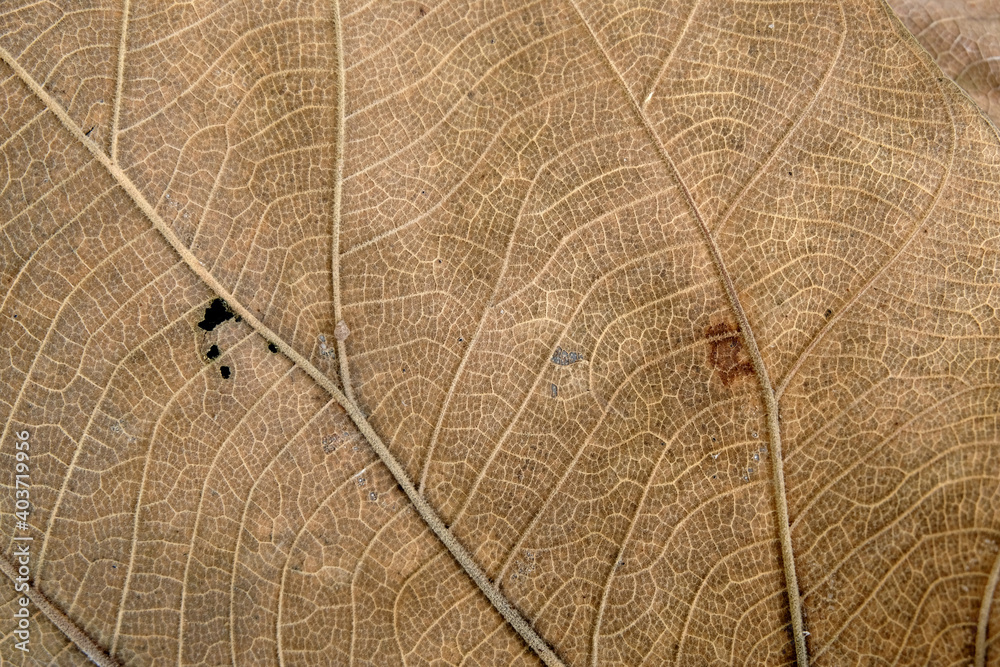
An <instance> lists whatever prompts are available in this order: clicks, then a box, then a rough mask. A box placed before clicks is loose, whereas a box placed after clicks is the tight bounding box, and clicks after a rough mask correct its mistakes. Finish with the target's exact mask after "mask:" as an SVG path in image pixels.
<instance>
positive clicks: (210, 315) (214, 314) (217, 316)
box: [198, 299, 233, 331]
mask: <svg viewBox="0 0 1000 667" xmlns="http://www.w3.org/2000/svg"><path fill="white" fill-rule="evenodd" d="M231 319H233V311H231V310H229V306H228V305H226V302H225V301H223V300H222V299H215V300H214V301H212V303H211V304H209V306H208V308H206V309H205V319H203V320H202V321H201V322H198V326H199V327H201V328H202V329H204V330H205V331H211V330H212V329H214V328H215V327H217V326H219V325H220V324H222V323H223V322H225V321H226V320H231Z"/></svg>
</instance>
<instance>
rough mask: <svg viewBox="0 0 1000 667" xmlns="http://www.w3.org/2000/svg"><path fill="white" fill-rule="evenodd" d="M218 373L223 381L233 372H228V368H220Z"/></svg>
mask: <svg viewBox="0 0 1000 667" xmlns="http://www.w3.org/2000/svg"><path fill="white" fill-rule="evenodd" d="M219 373H221V374H222V379H223V380H228V379H229V376H230V375H232V374H233V372H232V371H230V370H229V366H220V367H219Z"/></svg>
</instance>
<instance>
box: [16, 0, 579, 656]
mask: <svg viewBox="0 0 1000 667" xmlns="http://www.w3.org/2000/svg"><path fill="white" fill-rule="evenodd" d="M339 27H340V26H339V15H338V16H337V32H338V34H339V32H340V31H339ZM122 39H123V40H124V37H123V38H122ZM0 61H3V62H4V64H6V65H7V66H8V67H10V68H11V70H13V72H14V74H15V75H16V76H17V77H18V78H19V79H20V80H21V82H22V83H23V84H24V85H25V86H27V87H28V88H29V89H30V90H31V92H32V93H33V94H34V95H35V96H36V97H37V98H38V99H39V100H40V101H41V102H42V103H43V104H44V105H45V107H46V108H47V109H48V111H50V112H51V113H53V114H54V115H55V116H56V117H57V118H58V120H59V122H60V123H61V124H62V125H63V127H65V128H66V130H67V131H68V132H69V133H70V134H72V135H73V137H74V138H76V140H77V141H79V142H80V143H81V144H82V145H83V146H84V147H85V148H86V149H87V150H88V151H89V152H90V153H91V155H92V156H93V157H94V158H95V159H96V160H97V161H98V162H100V163H101V165H102V166H103V167H104V168H105V170H106V171H107V172H108V174H109V175H110V176H111V177H112V178H113V179H114V180H115V181H116V183H117V184H118V185H119V187H121V188H122V189H123V190H124V191H125V192H126V193H127V194H128V196H129V198H130V199H132V201H133V203H134V204H135V205H136V206H137V207H138V208H139V210H140V211H142V213H143V215H144V216H145V217H146V218H147V219H148V220H149V221H150V223H151V224H152V225H153V226H154V227H155V228H156V229H157V231H159V232H160V234H161V235H162V236H163V238H164V239H165V240H166V241H167V243H169V244H170V246H171V247H172V248H173V249H174V251H175V252H176V253H177V254H178V255H179V256H180V258H181V260H182V261H183V262H184V263H185V264H186V265H187V266H188V268H189V269H190V270H191V271H192V272H194V273H195V275H197V276H198V277H199V278H200V279H201V281H202V282H203V283H204V284H205V285H206V286H207V287H208V288H209V289H210V290H212V291H213V292H214V293H215V294H216V295H217V296H218V297H219V298H221V299H223V300H224V301H226V303H227V304H228V305H229V307H230V309H231V310H232V311H233V312H234V313H236V314H238V315H240V316H241V317H242V318H243V319H244V321H246V322H247V324H249V325H250V327H251V328H253V329H254V331H256V332H257V333H258V334H259V335H260V336H262V337H263V338H264V339H265V340H267V341H268V342H271V343H274V344H275V345H276V346H277V347H278V349H279V350H280V351H281V353H282V354H284V355H285V356H286V357H288V358H289V359H290V360H292V362H294V363H295V364H296V365H297V366H298V367H299V368H301V369H302V370H303V371H305V372H306V374H308V375H309V377H311V378H312V379H313V380H314V381H315V382H316V383H317V384H319V385H320V386H321V387H323V389H325V390H326V391H327V392H328V393H329V394H330V396H332V397H333V398H334V400H336V401H337V403H339V404H340V406H341V407H342V408H343V409H344V411H345V412H346V413H347V414H348V416H349V417H350V418H351V421H353V422H354V424H355V426H356V427H357V428H358V430H359V431H360V432H361V433H362V435H364V437H365V439H366V440H367V441H368V443H369V444H370V445H371V447H372V449H373V450H374V451H375V453H376V455H378V457H379V459H380V460H381V461H382V463H383V464H384V465H385V466H386V467H387V468H388V469H389V472H390V473H391V474H392V476H393V478H394V479H395V480H396V483H397V484H398V485H399V487H400V488H401V489H402V490H403V492H404V493H405V494H406V496H407V498H409V500H410V502H411V503H412V504H413V506H414V508H415V509H416V510H417V513H418V514H419V515H420V517H421V518H422V519H423V520H424V522H425V523H426V524H427V526H428V527H429V528H430V529H431V531H432V532H433V533H434V534H435V535H436V536H437V538H438V539H439V540H440V541H441V542H442V544H444V546H445V548H447V549H448V551H449V552H450V553H451V554H452V556H453V557H454V558H455V560H456V561H457V562H458V564H459V565H460V566H461V567H462V569H463V570H464V571H465V572H466V574H467V575H468V576H469V577H470V578H471V579H472V581H473V582H475V584H476V585H477V586H478V587H479V589H480V590H481V591H482V592H483V594H484V595H486V597H487V599H488V600H489V601H490V603H491V604H492V605H493V606H494V608H496V610H497V611H498V612H500V614H501V615H502V616H503V618H504V619H505V620H506V621H507V622H508V623H509V624H510V625H511V627H513V628H514V630H515V631H516V632H517V633H518V634H519V635H520V636H521V637H522V639H524V641H525V642H526V643H527V644H528V645H529V646H530V647H531V649H532V650H533V651H535V653H536V654H537V655H538V656H539V657H540V658H541V659H542V661H543V662H544V663H545V664H546V665H549V666H550V667H555V666H559V667H562V665H563V662H562V661H561V660H560V659H559V657H558V656H557V655H556V654H555V652H554V651H553V649H552V648H551V647H550V646H549V645H548V643H547V642H546V641H545V640H544V639H543V638H542V637H541V635H539V634H538V633H537V632H536V631H535V630H534V628H532V627H531V624H530V623H528V621H527V620H526V619H525V618H524V617H523V616H522V615H521V613H520V612H519V611H518V610H517V609H516V608H515V607H514V605H513V604H512V603H511V602H510V601H509V600H508V599H507V597H506V596H505V595H504V594H503V593H501V592H500V590H499V588H497V586H496V585H495V584H494V583H493V582H492V581H490V579H489V577H487V576H486V573H485V572H483V570H482V568H480V567H479V565H478V564H477V563H476V562H475V560H474V559H473V558H472V555H471V554H470V553H469V552H468V551H467V550H466V549H465V547H464V546H463V545H462V544H461V543H460V542H459V541H458V540H457V539H456V538H455V536H454V535H453V534H452V532H451V531H450V530H449V529H448V528H447V527H446V526H445V524H444V522H443V521H442V520H441V517H440V516H438V514H437V512H436V511H435V510H434V508H432V507H431V506H430V504H429V503H428V502H427V501H426V500H425V499H424V498H423V496H421V495H420V494H419V493H418V492H417V489H416V487H415V486H414V485H413V483H412V482H411V481H410V479H409V476H408V475H407V474H406V471H405V470H403V467H402V466H401V465H400V464H399V462H398V461H397V460H396V458H395V457H394V456H393V455H392V453H391V452H390V451H389V449H388V448H387V447H386V445H385V443H384V442H383V441H382V439H381V438H380V437H379V436H378V434H377V433H376V432H375V431H374V429H372V427H371V425H370V424H369V423H368V420H367V418H366V417H365V416H364V414H363V413H362V412H361V410H360V408H358V406H357V404H356V403H355V402H354V401H352V400H350V399H348V397H347V396H345V394H344V392H342V391H341V390H340V388H339V387H338V386H337V385H336V384H335V383H334V382H333V380H331V379H330V378H329V377H328V376H326V375H325V374H323V373H322V372H320V371H319V369H317V368H316V367H315V366H314V365H313V364H312V363H311V362H310V361H309V360H308V359H306V358H305V357H304V356H302V355H301V354H299V352H297V351H296V350H295V349H294V348H292V347H291V346H290V345H289V344H288V343H287V342H285V341H284V340H283V339H282V338H281V337H280V336H278V335H277V334H276V333H275V332H274V331H272V330H271V329H269V328H268V327H266V326H264V324H263V323H262V322H261V321H260V320H259V319H257V318H256V317H255V316H254V314H253V313H252V312H251V311H250V310H249V309H247V308H246V307H245V306H243V304H241V303H240V302H239V301H237V300H236V299H235V298H234V296H233V295H232V294H231V293H230V292H229V291H228V290H226V289H225V288H224V287H223V286H222V285H221V284H220V283H219V282H218V280H216V278H215V277H214V276H213V275H212V274H211V273H209V272H208V271H207V270H206V269H205V267H203V266H202V265H201V263H200V262H199V261H198V259H197V257H195V256H194V254H193V253H192V252H191V251H190V249H188V248H187V247H186V246H184V245H183V244H182V243H181V241H180V239H178V238H177V236H176V234H174V232H173V230H172V229H171V228H170V226H169V225H168V224H167V223H166V221H165V220H163V218H162V217H160V215H159V214H158V213H157V212H156V210H155V209H154V208H153V206H152V205H151V204H150V203H149V202H148V201H147V200H146V198H145V197H144V196H143V195H142V193H141V192H140V191H139V189H138V188H137V187H136V186H135V184H134V183H133V182H132V181H131V179H130V178H129V177H128V175H127V174H125V172H124V171H123V170H122V169H121V168H120V167H119V166H118V165H117V164H116V163H115V162H113V161H112V160H111V158H110V157H109V156H108V155H107V154H105V153H104V151H103V150H102V149H101V147H100V146H98V145H97V144H96V143H95V142H93V141H91V140H90V138H89V137H87V136H86V134H84V132H83V130H82V129H81V128H80V127H79V126H78V125H77V124H76V123H74V122H73V120H72V119H71V118H70V117H69V114H68V113H67V112H66V110H65V109H63V108H62V106H61V105H59V103H58V102H56V100H55V99H53V98H52V97H51V96H50V95H49V94H48V93H47V92H46V91H45V90H44V88H43V87H42V86H41V85H40V84H39V83H38V82H37V81H35V80H34V78H33V77H32V76H31V75H30V74H29V73H28V72H27V71H26V70H25V69H24V68H23V67H21V65H20V64H19V63H18V62H17V60H16V58H14V57H13V55H12V54H11V53H10V52H8V51H7V50H6V49H4V48H2V47H0ZM341 127H342V124H341ZM339 131H341V132H342V130H339ZM336 219H338V220H339V216H337V218H336ZM335 282H339V281H336V279H335ZM338 344H339V345H340V346H342V345H343V341H340V340H338ZM343 358H344V356H343V354H342V353H341V359H343ZM342 363H343V364H346V362H342ZM345 384H349V383H347V382H345ZM8 565H9V563H8ZM0 570H2V571H3V572H4V574H6V575H7V576H8V577H10V572H8V571H7V568H2V567H0ZM49 607H51V604H50V605H49ZM40 608H41V607H40ZM52 611H54V612H55V611H58V610H56V609H55V608H54V607H53V608H52ZM60 613H61V612H60ZM46 615H47V616H48V614H46ZM62 618H63V619H65V622H63V623H61V624H60V623H56V625H57V626H58V627H60V629H62V630H63V631H64V632H66V633H67V637H69V638H70V639H71V640H72V641H73V642H74V643H76V644H77V646H79V647H80V648H81V650H84V649H83V647H82V646H81V644H80V643H79V642H78V641H77V640H78V639H80V641H83V639H84V638H87V635H86V633H84V632H83V631H82V630H81V629H80V628H79V627H78V626H77V625H75V624H74V623H73V622H72V621H71V620H70V619H68V618H67V617H65V616H62ZM67 624H68V625H67ZM88 641H89V639H88ZM91 643H92V642H91ZM84 652H85V653H86V652H87V651H86V650H84ZM88 655H89V654H88ZM104 655H106V654H104Z"/></svg>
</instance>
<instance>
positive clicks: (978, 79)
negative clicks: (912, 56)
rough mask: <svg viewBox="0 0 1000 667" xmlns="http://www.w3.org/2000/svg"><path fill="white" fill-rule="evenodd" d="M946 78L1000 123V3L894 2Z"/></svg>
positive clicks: (960, 0)
mask: <svg viewBox="0 0 1000 667" xmlns="http://www.w3.org/2000/svg"><path fill="white" fill-rule="evenodd" d="M889 4H890V5H892V8H893V10H894V11H895V12H896V13H897V14H898V15H899V18H900V19H902V21H903V23H904V24H905V25H906V27H907V28H909V29H910V32H912V33H913V35H914V36H915V37H916V38H917V41H918V42H920V45H921V46H923V47H924V48H925V49H927V51H929V52H930V54H931V55H932V56H933V57H934V60H935V61H937V64H938V65H939V66H940V67H941V69H942V70H944V73H945V74H947V75H948V76H950V77H951V78H952V79H954V80H955V83H957V84H958V85H960V86H961V87H962V88H964V89H965V91H966V92H967V93H969V95H971V96H972V99H974V100H975V101H976V102H977V103H978V104H979V106H981V107H982V108H983V109H984V110H985V111H986V113H987V114H988V115H989V117H990V118H991V119H993V122H994V123H995V124H1000V2H998V0H891V2H890V3H889Z"/></svg>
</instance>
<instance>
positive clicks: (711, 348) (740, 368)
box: [705, 322, 753, 387]
mask: <svg viewBox="0 0 1000 667" xmlns="http://www.w3.org/2000/svg"><path fill="white" fill-rule="evenodd" d="M705 340H707V341H708V362H709V363H710V364H711V365H712V368H714V369H715V370H716V372H718V374H719V379H720V380H722V384H723V385H725V386H726V387H728V386H729V385H731V384H732V383H733V382H734V381H735V380H736V379H738V378H740V377H742V376H744V375H753V363H751V362H750V359H749V357H748V356H747V354H746V352H745V351H744V350H743V340H742V339H741V338H740V328H739V327H738V326H733V325H731V324H729V323H728V322H719V323H718V324H713V325H712V326H710V327H708V328H707V329H705Z"/></svg>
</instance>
